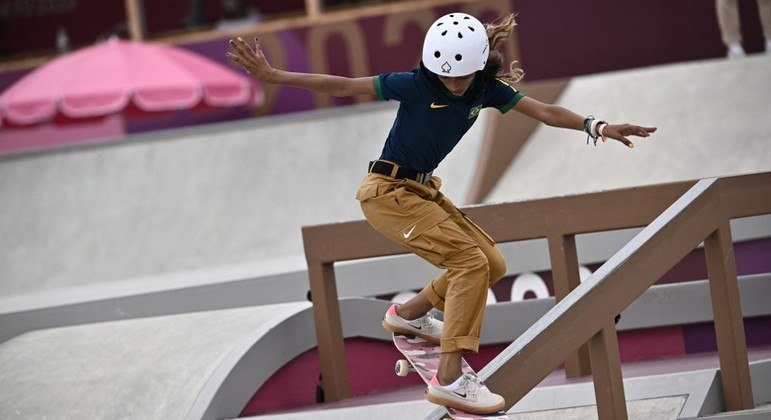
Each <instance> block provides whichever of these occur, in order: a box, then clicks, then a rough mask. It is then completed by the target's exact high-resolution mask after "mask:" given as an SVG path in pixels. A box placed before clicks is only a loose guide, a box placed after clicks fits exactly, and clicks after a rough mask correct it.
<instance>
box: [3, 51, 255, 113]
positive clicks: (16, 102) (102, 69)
mask: <svg viewBox="0 0 771 420" xmlns="http://www.w3.org/2000/svg"><path fill="white" fill-rule="evenodd" d="M263 101H264V95H263V92H262V89H261V88H260V87H259V85H257V83H256V82H255V81H254V80H253V79H251V78H249V77H246V76H245V75H242V74H239V73H236V72H235V71H233V70H231V69H230V68H227V67H225V66H223V65H221V64H219V63H216V62H214V61H211V60H209V59H207V58H205V57H203V56H200V55H198V54H195V53H192V52H189V51H187V50H184V49H181V48H176V47H172V46H168V45H161V44H153V43H140V42H131V41H123V40H118V39H112V40H110V41H107V42H104V43H101V44H97V45H94V46H91V47H88V48H83V49H81V50H78V51H76V52H73V53H70V54H67V55H65V56H63V57H60V58H58V59H55V60H53V61H51V62H49V63H47V64H45V65H43V66H41V67H39V68H37V69H36V70H34V71H32V72H31V73H29V74H28V75H27V76H25V77H23V78H22V79H20V80H19V81H18V82H16V83H15V84H14V85H12V86H11V87H9V88H8V89H7V90H6V91H5V92H3V93H2V95H0V125H3V126H7V125H12V126H25V125H31V124H39V123H44V122H47V121H52V120H54V119H55V118H56V117H59V116H64V117H66V118H68V119H69V118H75V119H78V118H89V117H102V116H106V115H110V114H114V113H118V112H121V111H123V110H125V109H127V107H129V108H130V106H129V105H132V106H134V107H136V108H138V109H139V110H141V111H143V112H157V111H171V110H180V109H191V108H194V107H201V106H205V107H206V106H208V107H232V106H243V105H249V104H252V105H259V104H262V102H263Z"/></svg>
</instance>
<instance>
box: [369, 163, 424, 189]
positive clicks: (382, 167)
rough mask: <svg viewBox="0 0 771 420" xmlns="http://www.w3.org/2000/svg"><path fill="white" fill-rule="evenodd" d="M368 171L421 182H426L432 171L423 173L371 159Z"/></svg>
mask: <svg viewBox="0 0 771 420" xmlns="http://www.w3.org/2000/svg"><path fill="white" fill-rule="evenodd" d="M368 172H370V173H376V174H380V175H386V176H390V177H391V178H396V179H411V180H413V181H418V182H419V183H421V184H425V183H427V182H428V181H429V180H430V179H431V174H432V173H433V172H429V173H427V174H424V173H422V172H418V171H416V170H414V169H410V168H405V167H404V166H399V165H397V164H395V163H392V162H388V161H385V160H373V161H372V162H370V163H369V169H368Z"/></svg>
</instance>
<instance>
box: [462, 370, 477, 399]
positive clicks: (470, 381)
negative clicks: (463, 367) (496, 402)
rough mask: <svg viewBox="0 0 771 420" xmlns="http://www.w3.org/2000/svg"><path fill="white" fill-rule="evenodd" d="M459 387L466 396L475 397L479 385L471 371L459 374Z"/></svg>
mask: <svg viewBox="0 0 771 420" xmlns="http://www.w3.org/2000/svg"><path fill="white" fill-rule="evenodd" d="M461 378H462V379H461V381H460V389H462V390H463V391H464V393H465V394H466V396H467V397H473V398H476V395H477V392H478V391H479V387H478V386H477V383H476V377H475V376H474V375H473V374H471V373H464V374H463V375H462V376H461Z"/></svg>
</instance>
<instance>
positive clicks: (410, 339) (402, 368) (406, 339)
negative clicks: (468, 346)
mask: <svg viewBox="0 0 771 420" xmlns="http://www.w3.org/2000/svg"><path fill="white" fill-rule="evenodd" d="M393 338H394V344H395V345H396V348H397V349H398V350H399V351H400V352H401V353H402V354H403V355H404V357H405V358H406V360H405V359H401V360H398V361H397V362H396V368H395V369H396V374H397V375H399V376H407V374H409V373H410V372H416V373H417V374H419V375H420V377H421V378H423V382H425V383H426V385H428V383H429V382H431V379H432V378H433V377H434V376H436V372H437V371H438V370H439V356H440V354H441V350H440V349H439V345H438V344H432V343H429V342H426V340H423V339H422V338H420V337H416V336H414V335H408V334H400V333H394V334H393ZM462 369H463V373H470V374H472V375H473V376H474V378H476V380H477V381H479V385H481V386H483V387H484V384H483V383H482V381H481V380H479V378H477V374H476V372H474V369H472V368H471V366H469V364H468V363H466V360H465V359H464V360H463V361H462ZM445 409H446V410H447V414H448V415H449V416H450V418H452V419H455V420H472V419H501V420H508V419H509V417H508V416H507V415H506V413H504V412H502V411H499V412H496V413H492V414H473V413H468V412H465V411H461V410H457V409H455V408H450V407H445Z"/></svg>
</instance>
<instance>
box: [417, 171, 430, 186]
mask: <svg viewBox="0 0 771 420" xmlns="http://www.w3.org/2000/svg"><path fill="white" fill-rule="evenodd" d="M432 173H433V172H429V173H426V174H420V176H419V177H418V180H417V181H418V182H420V183H421V184H423V185H425V184H427V183H428V181H429V180H431V174H432Z"/></svg>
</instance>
